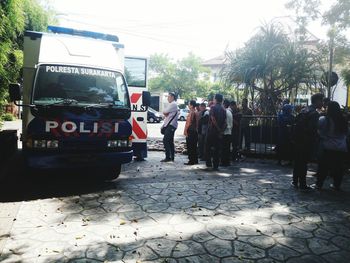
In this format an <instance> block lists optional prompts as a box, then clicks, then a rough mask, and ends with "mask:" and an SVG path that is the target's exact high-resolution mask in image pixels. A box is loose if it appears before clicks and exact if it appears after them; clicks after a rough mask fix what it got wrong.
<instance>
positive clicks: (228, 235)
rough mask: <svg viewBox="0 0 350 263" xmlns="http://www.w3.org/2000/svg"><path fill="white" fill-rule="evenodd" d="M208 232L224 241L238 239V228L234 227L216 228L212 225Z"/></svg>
mask: <svg viewBox="0 0 350 263" xmlns="http://www.w3.org/2000/svg"><path fill="white" fill-rule="evenodd" d="M207 230H208V232H209V233H210V234H212V235H213V236H215V237H217V238H220V239H223V240H234V239H236V238H237V235H236V231H237V230H236V228H234V227H233V226H222V227H220V226H215V225H210V226H208V227H207Z"/></svg>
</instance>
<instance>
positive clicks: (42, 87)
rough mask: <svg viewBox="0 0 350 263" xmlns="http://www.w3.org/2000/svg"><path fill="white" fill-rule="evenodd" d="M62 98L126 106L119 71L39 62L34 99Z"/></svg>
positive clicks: (49, 101)
mask: <svg viewBox="0 0 350 263" xmlns="http://www.w3.org/2000/svg"><path fill="white" fill-rule="evenodd" d="M67 101H69V103H66V102H67ZM61 102H62V103H64V104H73V102H74V105H82V106H84V105H91V104H93V105H109V106H119V107H128V106H129V95H128V92H127V88H126V85H125V82H124V78H123V76H122V75H121V74H120V73H119V72H115V71H109V70H102V69H95V68H86V67H74V66H58V65H41V66H39V69H38V74H37V77H36V81H35V86H34V94H33V103H34V104H36V105H40V104H41V105H47V104H60V103H61Z"/></svg>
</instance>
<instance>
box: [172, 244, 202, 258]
mask: <svg viewBox="0 0 350 263" xmlns="http://www.w3.org/2000/svg"><path fill="white" fill-rule="evenodd" d="M201 254H205V250H204V248H203V247H202V246H201V245H200V244H198V243H196V242H194V241H187V240H186V241H182V242H178V243H177V244H176V246H175V248H174V250H173V255H172V257H174V258H181V257H188V256H193V255H201Z"/></svg>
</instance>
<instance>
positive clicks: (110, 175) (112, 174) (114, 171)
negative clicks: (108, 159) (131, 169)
mask: <svg viewBox="0 0 350 263" xmlns="http://www.w3.org/2000/svg"><path fill="white" fill-rule="evenodd" d="M121 169H122V167H121V165H119V166H118V167H113V168H106V169H103V171H102V179H103V180H105V181H112V180H115V179H117V178H118V177H119V175H120V172H121Z"/></svg>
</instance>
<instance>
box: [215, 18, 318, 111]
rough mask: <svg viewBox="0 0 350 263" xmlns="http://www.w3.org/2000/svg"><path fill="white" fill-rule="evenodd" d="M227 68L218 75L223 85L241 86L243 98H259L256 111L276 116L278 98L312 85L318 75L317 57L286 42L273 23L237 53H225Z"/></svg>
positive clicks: (289, 41) (279, 28) (286, 38)
mask: <svg viewBox="0 0 350 263" xmlns="http://www.w3.org/2000/svg"><path fill="white" fill-rule="evenodd" d="M226 60H227V65H226V66H225V68H224V69H223V71H222V72H221V74H222V78H223V79H224V81H225V83H226V86H229V85H233V86H234V85H236V86H239V85H240V84H241V86H242V85H243V86H245V95H248V94H250V95H251V97H252V98H256V97H258V98H259V103H260V108H261V109H262V111H263V112H265V113H268V114H274V113H276V110H275V106H274V105H275V104H276V102H277V101H278V99H279V97H280V96H282V95H285V94H287V93H290V92H291V91H292V90H293V89H294V90H295V89H298V88H299V86H300V85H305V84H306V85H312V84H311V82H312V81H313V80H314V79H315V78H317V77H318V76H319V75H320V74H319V73H318V71H319V70H320V69H321V67H320V64H319V58H318V56H317V55H316V54H313V53H311V52H310V51H308V50H307V49H306V48H304V47H303V46H302V45H300V44H299V43H298V42H295V41H293V40H292V39H290V38H289V37H288V36H287V35H286V34H285V33H284V31H283V28H282V27H281V26H280V25H277V24H267V25H264V26H262V27H261V28H260V30H259V31H258V32H257V34H256V35H254V36H253V37H252V38H251V39H250V40H249V41H248V42H247V43H246V45H245V47H244V48H241V49H239V50H237V51H233V52H227V54H226Z"/></svg>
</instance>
